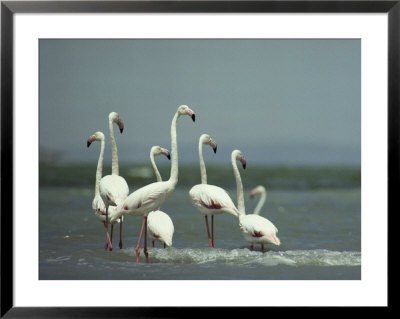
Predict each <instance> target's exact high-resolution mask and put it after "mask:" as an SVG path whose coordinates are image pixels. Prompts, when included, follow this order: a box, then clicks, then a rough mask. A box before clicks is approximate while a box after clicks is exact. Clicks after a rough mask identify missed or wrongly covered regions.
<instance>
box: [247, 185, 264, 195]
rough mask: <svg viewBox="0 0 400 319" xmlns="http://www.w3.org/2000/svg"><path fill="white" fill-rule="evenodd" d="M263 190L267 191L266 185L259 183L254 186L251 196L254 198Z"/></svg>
mask: <svg viewBox="0 0 400 319" xmlns="http://www.w3.org/2000/svg"><path fill="white" fill-rule="evenodd" d="M262 192H266V190H265V187H264V186H262V185H259V186H257V187H255V188H253V189H252V190H251V192H250V198H253V197H254V196H256V195H257V194H261V193H262Z"/></svg>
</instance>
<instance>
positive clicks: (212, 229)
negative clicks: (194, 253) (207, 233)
mask: <svg viewBox="0 0 400 319" xmlns="http://www.w3.org/2000/svg"><path fill="white" fill-rule="evenodd" d="M211 242H212V245H213V247H214V215H211Z"/></svg>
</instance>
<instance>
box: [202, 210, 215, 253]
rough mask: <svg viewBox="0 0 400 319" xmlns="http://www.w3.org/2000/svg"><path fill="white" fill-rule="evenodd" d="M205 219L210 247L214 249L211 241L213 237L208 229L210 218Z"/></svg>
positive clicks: (205, 217)
mask: <svg viewBox="0 0 400 319" xmlns="http://www.w3.org/2000/svg"><path fill="white" fill-rule="evenodd" d="M204 219H205V220H206V226H207V235H208V246H210V247H211V248H212V247H213V244H212V240H211V236H210V229H209V227H208V217H207V215H205V216H204Z"/></svg>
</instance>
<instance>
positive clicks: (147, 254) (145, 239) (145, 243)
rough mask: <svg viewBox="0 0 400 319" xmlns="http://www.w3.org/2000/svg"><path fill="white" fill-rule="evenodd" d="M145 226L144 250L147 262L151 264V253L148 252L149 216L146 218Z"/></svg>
mask: <svg viewBox="0 0 400 319" xmlns="http://www.w3.org/2000/svg"><path fill="white" fill-rule="evenodd" d="M144 220H145V225H144V248H143V252H144V255H145V256H146V262H147V263H149V253H148V251H147V216H144Z"/></svg>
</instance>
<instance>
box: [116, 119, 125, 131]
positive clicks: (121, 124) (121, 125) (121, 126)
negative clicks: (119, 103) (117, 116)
mask: <svg viewBox="0 0 400 319" xmlns="http://www.w3.org/2000/svg"><path fill="white" fill-rule="evenodd" d="M117 125H118V127H119V131H120V132H121V134H122V132H123V131H124V122H122V120H118V122H117Z"/></svg>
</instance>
